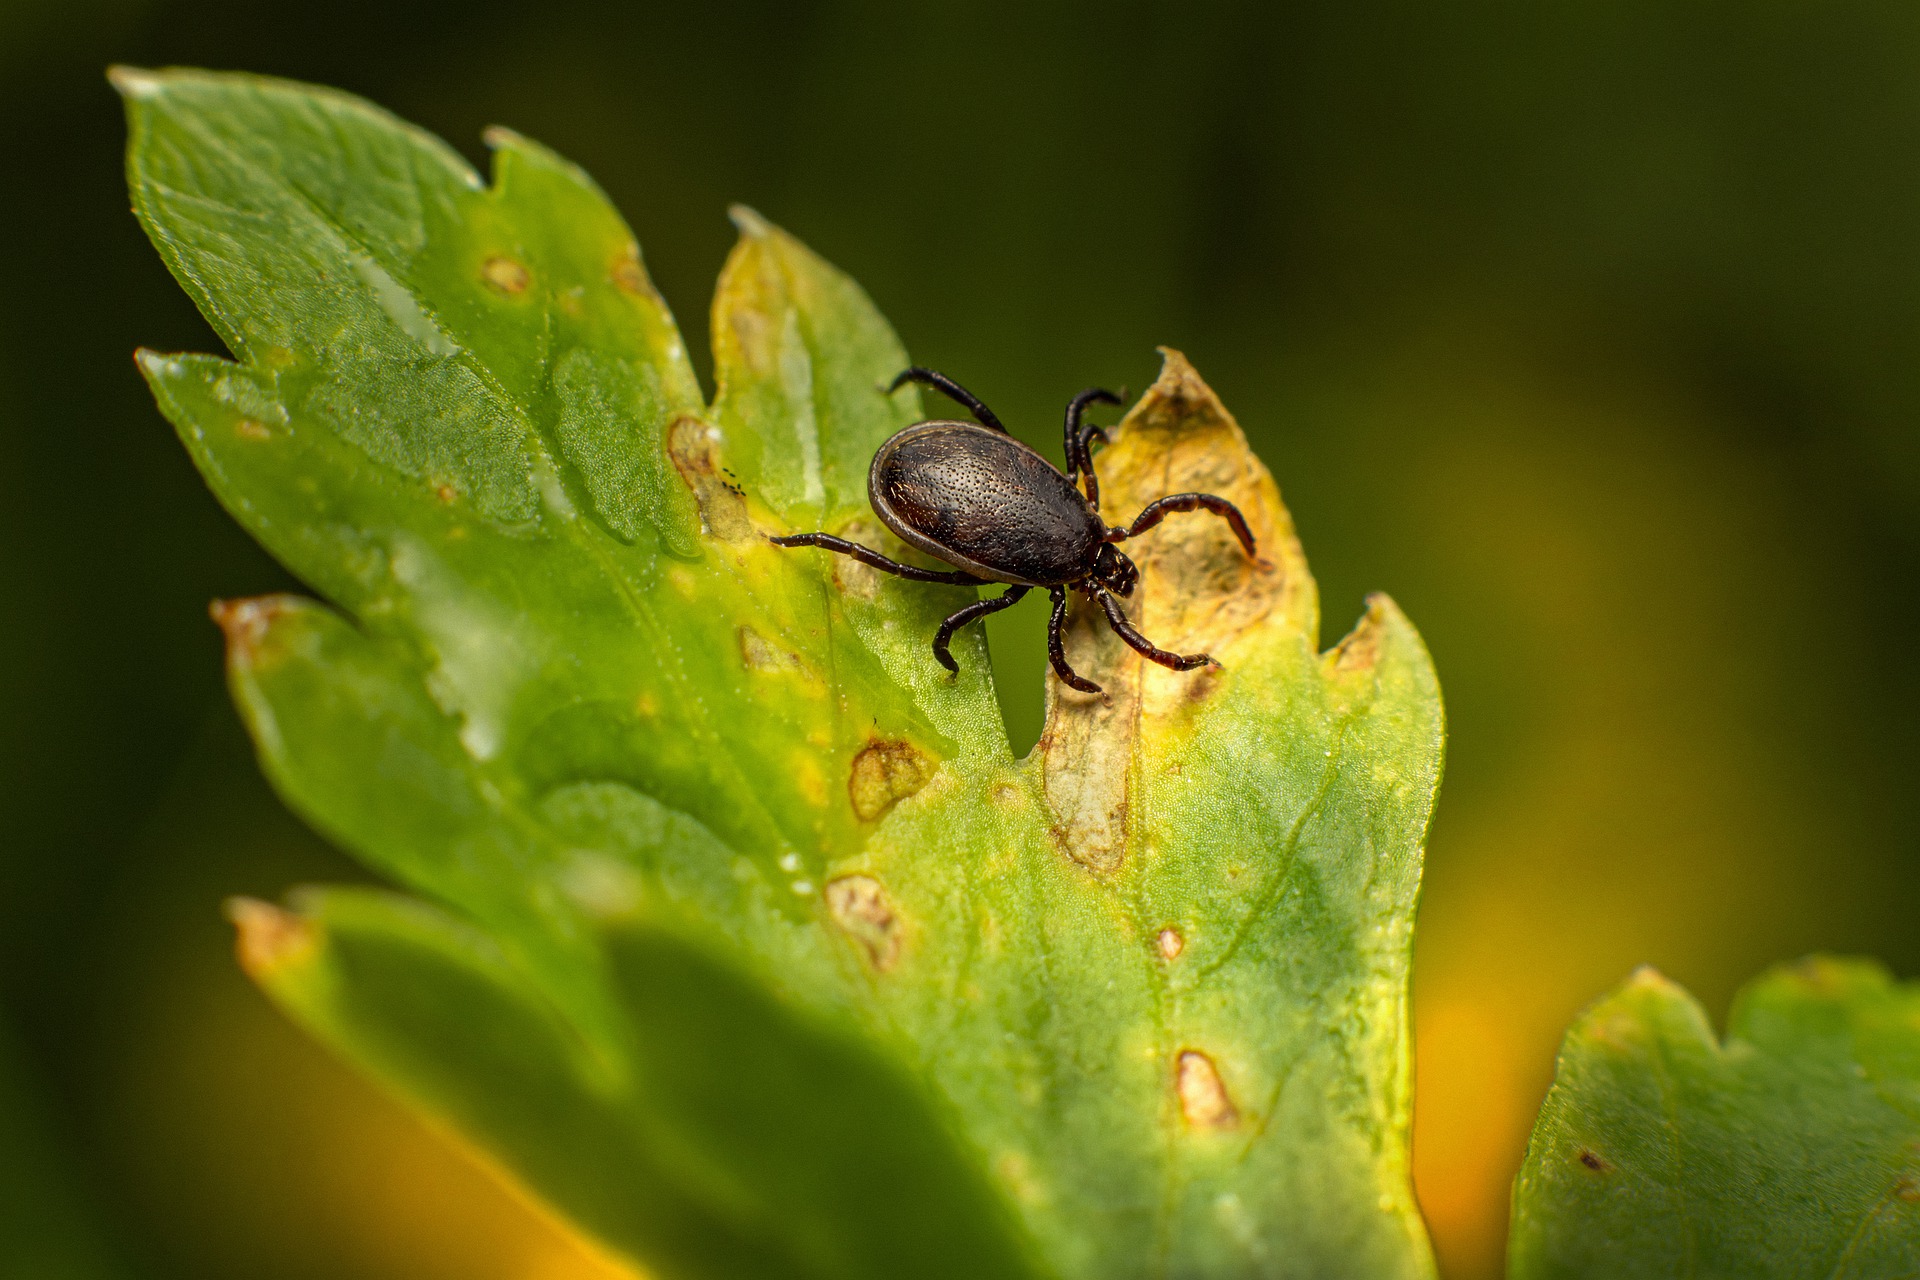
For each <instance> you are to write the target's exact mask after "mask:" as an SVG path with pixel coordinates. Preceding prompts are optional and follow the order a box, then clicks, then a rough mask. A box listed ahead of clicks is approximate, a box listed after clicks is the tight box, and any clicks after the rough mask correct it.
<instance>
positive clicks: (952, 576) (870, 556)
mask: <svg viewBox="0 0 1920 1280" xmlns="http://www.w3.org/2000/svg"><path fill="white" fill-rule="evenodd" d="M767 541H768V542H771V543H772V544H773V545H774V546H776V547H820V548H822V549H823V550H826V551H838V552H839V553H840V554H841V555H843V556H852V557H853V558H854V559H855V560H858V561H859V562H860V563H861V564H864V565H871V566H873V567H874V568H875V569H879V570H881V571H882V572H885V573H891V574H896V575H898V576H899V577H902V578H911V579H912V580H913V581H915V582H950V583H953V584H954V585H955V586H961V587H977V586H979V585H981V584H982V583H983V582H985V581H986V579H985V578H976V577H974V576H973V575H972V574H970V573H962V572H960V571H959V570H958V569H954V570H951V571H949V572H946V573H942V572H940V571H939V570H937V569H920V568H916V567H915V566H913V565H910V564H901V563H900V562H899V561H898V560H890V559H888V558H887V557H886V556H883V555H881V554H880V553H879V552H878V551H875V550H874V549H873V548H872V547H863V546H861V545H860V544H859V543H857V542H848V541H847V540H846V539H845V538H836V537H834V536H833V535H832V534H830V533H794V534H788V535H787V536H786V537H784V538H768V539H767Z"/></svg>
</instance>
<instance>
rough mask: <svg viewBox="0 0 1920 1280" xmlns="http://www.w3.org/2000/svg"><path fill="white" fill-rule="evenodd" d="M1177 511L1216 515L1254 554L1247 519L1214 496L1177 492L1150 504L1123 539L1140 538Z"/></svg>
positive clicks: (1232, 506) (1251, 535)
mask: <svg viewBox="0 0 1920 1280" xmlns="http://www.w3.org/2000/svg"><path fill="white" fill-rule="evenodd" d="M1177 511H1211V512H1213V514H1215V515H1217V516H1219V517H1220V518H1221V519H1222V520H1225V521H1226V522H1227V523H1228V524H1229V525H1231V526H1233V536H1234V537H1236V538H1238V539H1240V545H1241V546H1243V547H1245V548H1246V549H1247V554H1248V555H1252V554H1253V553H1254V552H1253V530H1251V529H1249V528H1247V518H1246V517H1245V516H1243V515H1241V514H1240V508H1238V507H1236V506H1234V505H1233V504H1232V503H1231V502H1228V501H1227V500H1226V499H1225V498H1218V497H1215V496H1214V495H1213V494H1211V493H1176V494H1174V495H1173V496H1171V497H1167V498H1162V499H1160V500H1159V501H1158V502H1152V503H1148V504H1147V509H1146V510H1145V511H1142V512H1141V513H1140V514H1139V515H1137V516H1135V517H1134V519H1133V523H1132V524H1131V525H1130V526H1128V528H1127V531H1126V532H1125V533H1124V534H1122V535H1121V537H1124V538H1137V537H1139V536H1140V535H1141V534H1143V533H1145V532H1146V531H1147V530H1149V529H1151V528H1153V526H1155V525H1157V524H1159V523H1160V522H1161V521H1162V520H1164V519H1166V518H1167V517H1168V516H1170V515H1173V514H1174V513H1175V512H1177ZM1113 541H1115V542H1118V541H1120V538H1114V539H1113Z"/></svg>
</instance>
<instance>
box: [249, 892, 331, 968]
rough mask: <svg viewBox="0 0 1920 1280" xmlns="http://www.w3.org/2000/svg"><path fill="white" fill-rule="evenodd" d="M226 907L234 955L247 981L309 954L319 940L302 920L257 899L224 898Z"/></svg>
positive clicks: (309, 926) (295, 961) (307, 922)
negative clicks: (231, 931) (230, 923)
mask: <svg viewBox="0 0 1920 1280" xmlns="http://www.w3.org/2000/svg"><path fill="white" fill-rule="evenodd" d="M226 907H227V919H228V920H230V921H232V922H233V927H234V930H235V935H234V953H235V954H236V955H238V956H239V958H240V967H241V968H243V969H245V970H246V971H247V974H248V976H249V977H252V978H254V979H256V980H258V979H264V978H266V977H267V976H268V975H270V974H271V973H273V971H274V970H276V969H280V968H284V967H285V966H286V965H288V964H292V963H297V962H299V961H301V960H304V959H306V958H307V957H309V956H311V955H312V954H313V949H314V947H315V945H316V944H317V942H318V940H319V939H318V937H317V931H316V930H315V928H314V926H313V924H312V923H311V922H310V921H308V920H307V919H305V918H304V917H302V916H297V915H295V914H294V913H293V912H291V911H285V910H282V909H281V908H279V907H276V906H274V905H273V904H272V903H271V902H262V901H260V900H259V899H258V898H228V899H227V904H226Z"/></svg>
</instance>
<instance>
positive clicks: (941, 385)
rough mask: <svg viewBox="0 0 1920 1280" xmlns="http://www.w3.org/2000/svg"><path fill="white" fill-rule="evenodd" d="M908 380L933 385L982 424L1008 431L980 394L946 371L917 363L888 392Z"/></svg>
mask: <svg viewBox="0 0 1920 1280" xmlns="http://www.w3.org/2000/svg"><path fill="white" fill-rule="evenodd" d="M906 382H918V383H921V384H922V385H924V386H929V387H932V388H933V389H934V390H935V391H938V392H939V393H940V394H941V395H944V396H946V397H947V399H949V400H952V401H955V402H956V403H959V404H963V405H965V406H966V407H967V410H968V411H969V412H970V413H972V414H973V416H974V417H976V418H978V419H979V420H980V424H981V425H982V426H987V427H992V428H993V429H994V430H995V431H1001V432H1004V431H1006V428H1005V427H1003V426H1001V425H1000V419H999V418H998V417H996V416H995V414H994V412H993V410H991V409H989V408H987V406H986V405H985V404H984V403H983V402H982V401H981V399H980V397H979V396H977V395H975V394H973V392H971V391H969V390H967V389H966V388H965V387H963V386H961V385H960V384H959V383H957V382H955V381H954V380H953V379H952V378H949V377H948V376H947V375H946V374H944V373H937V372H935V371H934V370H932V369H923V368H921V367H920V366H919V365H917V364H916V365H914V366H913V367H912V368H910V369H902V370H901V371H900V376H899V377H897V378H895V379H894V380H893V381H892V382H890V383H888V384H887V394H888V395H892V394H893V393H894V392H896V391H898V390H899V389H900V386H901V384H902V383H906Z"/></svg>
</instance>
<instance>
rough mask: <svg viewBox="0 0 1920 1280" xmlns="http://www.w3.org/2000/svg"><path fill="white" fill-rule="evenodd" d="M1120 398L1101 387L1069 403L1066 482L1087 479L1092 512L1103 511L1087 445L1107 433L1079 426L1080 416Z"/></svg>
mask: <svg viewBox="0 0 1920 1280" xmlns="http://www.w3.org/2000/svg"><path fill="white" fill-rule="evenodd" d="M1119 403H1120V397H1119V396H1117V395H1115V394H1113V392H1111V391H1108V390H1105V389H1104V388H1101V387H1088V388H1087V389H1086V390H1085V391H1082V392H1081V393H1080V394H1079V395H1077V396H1075V397H1074V398H1073V399H1071V400H1069V401H1067V424H1066V437H1067V439H1066V455H1067V479H1069V480H1073V479H1076V478H1078V477H1079V475H1080V474H1081V473H1082V472H1085V473H1086V477H1087V501H1088V502H1090V503H1092V504H1093V509H1094V510H1095V511H1098V510H1099V509H1100V482H1099V481H1098V480H1097V479H1095V478H1094V475H1093V459H1092V457H1091V456H1090V455H1089V454H1088V453H1087V442H1088V441H1089V440H1091V439H1093V438H1094V437H1095V436H1099V437H1100V438H1101V439H1102V440H1105V439H1106V436H1107V433H1106V432H1104V431H1102V430H1101V429H1100V428H1098V427H1083V426H1081V425H1080V418H1081V415H1083V414H1084V413H1086V411H1087V406H1088V405H1090V404H1119Z"/></svg>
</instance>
